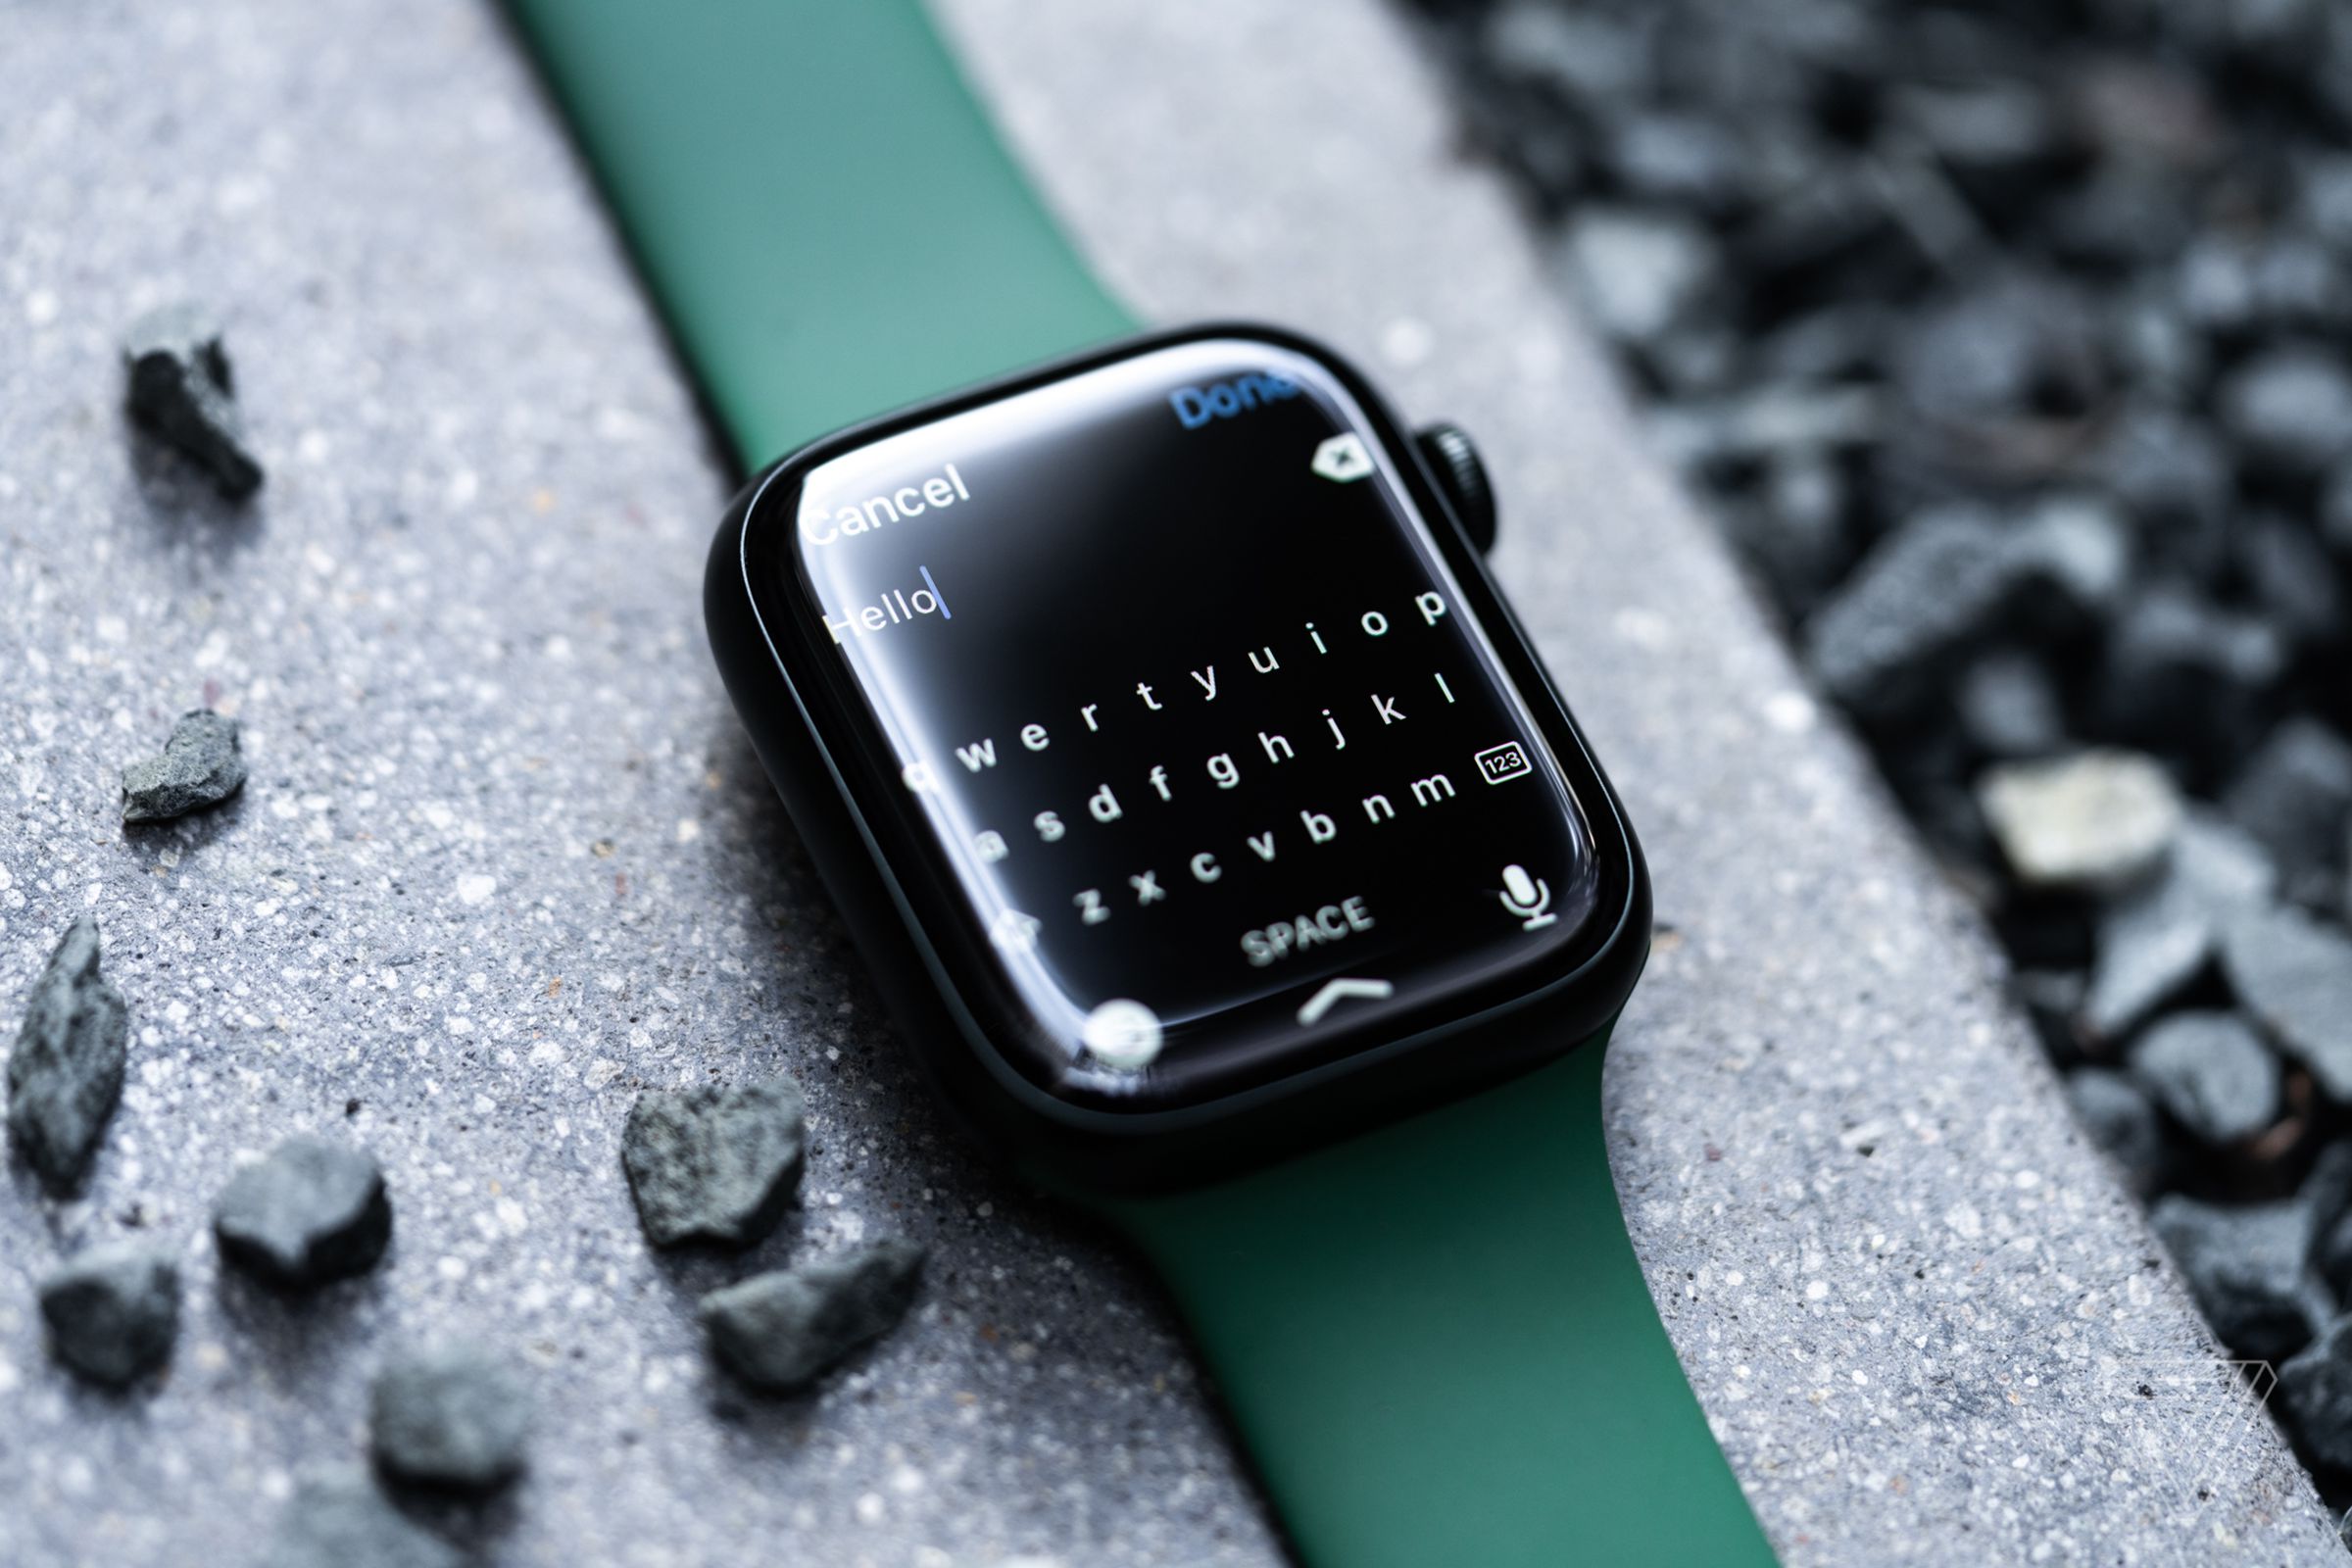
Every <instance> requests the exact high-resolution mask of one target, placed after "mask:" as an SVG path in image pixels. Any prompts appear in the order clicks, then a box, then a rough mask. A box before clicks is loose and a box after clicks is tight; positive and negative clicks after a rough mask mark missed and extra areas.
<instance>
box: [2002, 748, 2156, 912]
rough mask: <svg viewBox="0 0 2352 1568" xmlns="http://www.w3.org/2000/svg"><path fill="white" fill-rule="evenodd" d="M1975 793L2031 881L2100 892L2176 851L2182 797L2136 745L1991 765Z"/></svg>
mask: <svg viewBox="0 0 2352 1568" xmlns="http://www.w3.org/2000/svg"><path fill="white" fill-rule="evenodd" d="M1977 799H1978V801H1979V803H1980V805H1982V807H1983V808H1984V811H1985V820H1986V822H1987V823H1988V824H1990V826H1991V828H1992V833H1993V837H1994V838H1995V839H1996V840H1998V841H1999V843H2000V847H2001V854H2002V856H2003V857H2004V858H2006V859H2007V860H2008V863H2009V868H2010V870H2011V871H2012V872H2013V873H2015V875H2016V877H2017V879H2018V881H2019V882H2020V883H2021V884H2023V885H2024V886H2026V887H2028V888H2034V889H2040V890H2049V889H2060V890H2067V891H2073V892H2093V893H2095V892H2103V891H2114V890H2118V889H2122V888H2128V887H2130V886H2131V885H2132V884H2133V883H2136V882H2141V881H2144V880H2145V879H2146V878H2147V877H2148V876H2149V875H2150V874H2151V873H2152V872H2154V871H2155V870H2156V869H2157V868H2158V867H2159V866H2160V865H2161V864H2163V862H2164V858H2165V857H2166V856H2167V855H2168V854H2170V853H2171V851H2172V847H2173V840H2174V837H2175V836H2176V835H2177V834H2178V833H2179V831H2180V795H2179V794H2178V792H2176V791H2175V789H2174V788H2173V781H2172V779H2171V778H2170V777H2169V776H2167V774H2166V773H2165V771H2164V769H2163V767H2161V766H2160V765H2159V764H2158V763H2157V762H2156V761H2154V760H2152V759H2150V758H2147V757H2142V756H2139V755H2137V754H2135V753H2131V752H2122V751H2098V752H2083V753H2080V754H2078V755H2076V756H2073V757H2065V758H2053V759H2050V760H2042V761H2032V762H2010V763H2004V764H2002V765H2000V766H1997V767H1994V768H1992V769H1990V770H1988V771H1987V772H1986V773H1985V778H1984V782H1983V783H1982V784H1981V785H1980V786H1979V787H1978V792H1977Z"/></svg>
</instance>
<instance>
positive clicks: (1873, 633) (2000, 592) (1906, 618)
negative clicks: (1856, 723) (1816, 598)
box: [1805, 508, 2030, 716]
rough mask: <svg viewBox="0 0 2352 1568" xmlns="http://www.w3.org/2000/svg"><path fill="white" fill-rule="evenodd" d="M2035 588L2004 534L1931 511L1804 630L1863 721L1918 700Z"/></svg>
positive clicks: (1819, 666) (1882, 549)
mask: <svg viewBox="0 0 2352 1568" xmlns="http://www.w3.org/2000/svg"><path fill="white" fill-rule="evenodd" d="M2029 583H2030V572H2029V570H2028V567H2027V564H2026V563H2025V562H2024V561H2023V560H2021V558H2020V557H2019V555H2018V554H2017V552H2016V551H2015V550H2014V549H2012V548H2010V544H2009V540H2008V537H2007V535H2006V534H2005V532H2004V531H2003V530H2002V529H2001V527H2000V526H1999V525H1998V524H1997V523H1996V522H1995V521H1994V520H1993V519H1992V518H1990V517H1988V516H1986V515H1984V514H1982V513H1979V512H1976V511H1973V510H1969V509H1964V508H1951V509H1942V510H1937V511H1932V512H1928V513H1923V514H1922V515H1919V516H1918V517H1916V518H1914V519H1913V520H1912V521H1910V522H1909V523H1906V524H1905V525H1904V526H1902V527H1901V528H1899V529H1897V530H1896V531H1895V532H1894V533H1892V534H1890V535H1888V536H1887V538H1886V539H1885V540H1883V541H1881V543H1880V544H1879V546H1878V547H1877V548H1876V549H1874V550H1873V551H1871V553H1870V554H1869V555H1868V556H1866V557H1864V558H1863V560H1862V563H1861V564H1860V565H1858V566H1857V567H1855V568H1854V571H1853V574H1852V575H1851V576H1849V577H1848V578H1847V579H1846V580H1845V583H1844V585H1843V586H1842V587H1841V588H1839V589H1838V592H1837V593H1836V594H1835V595H1833V596H1832V597H1831V598H1830V599H1829V600H1828V601H1826V602H1825V603H1824V604H1823V606H1822V608H1821V609H1820V610H1819V611H1818V612H1816V613H1815V614H1814V615H1813V617H1812V619H1811V620H1810V621H1809V622H1807V624H1806V627H1805V647H1806V657H1807V659H1808V660H1809V661H1810V662H1811V663H1812V666H1813V670H1814V673H1815V674H1816V675H1817V676H1819V678H1820V680H1821V682H1822V684H1823V685H1824V686H1825V687H1826V688H1827V689H1828V690H1829V692H1830V695H1832V696H1833V697H1835V698H1837V699H1838V702H1840V703H1842V704H1844V705H1845V706H1846V707H1848V708H1850V709H1852V710H1853V711H1856V712H1858V713H1861V714H1863V715H1865V716H1881V715H1887V714H1891V713H1894V712H1898V711H1901V710H1902V709H1903V708H1905V707H1907V706H1908V705H1910V704H1911V703H1913V702H1915V701H1917V700H1918V699H1919V698H1920V697H1921V696H1923V695H1924V694H1925V693H1926V692H1927V690H1928V689H1930V688H1931V687H1932V686H1933V684H1934V683H1935V681H1936V679H1937V678H1939V677H1940V676H1941V675H1943V674H1944V673H1945V672H1946V671H1947V670H1948V668H1949V667H1950V665H1951V664H1952V663H1953V662H1955V661H1956V659H1957V658H1958V656H1959V655H1960V654H1961V653H1962V652H1963V651H1964V650H1966V649H1967V648H1969V647H1971V646H1973V645H1974V644H1976V643H1977V642H1979V641H1980V640H1981V639H1983V638H1984V637H1985V635H1986V634H1987V633H1988V632H1990V631H1992V630H1993V629H1995V628H1996V627H1997V626H1998V625H1999V624H2000V623H2001V621H2002V620H2003V619H2004V618H2005V617H2006V616H2007V615H2008V614H2009V613H2011V612H2012V610H2013V609H2014V608H2015V606H2016V605H2017V603H2018V601H2019V599H2020V597H2021V596H2022V595H2023V593H2024V592H2025V591H2026V589H2027V588H2028V586H2029Z"/></svg>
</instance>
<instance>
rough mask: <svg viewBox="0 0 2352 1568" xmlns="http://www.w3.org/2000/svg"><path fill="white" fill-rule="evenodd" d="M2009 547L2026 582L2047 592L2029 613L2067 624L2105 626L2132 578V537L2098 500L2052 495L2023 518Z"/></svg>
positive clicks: (2033, 601)
mask: <svg viewBox="0 0 2352 1568" xmlns="http://www.w3.org/2000/svg"><path fill="white" fill-rule="evenodd" d="M2007 548H2008V549H2009V550H2010V551H2011V552H2012V553H2014V554H2015V555H2016V556H2017V558H2018V560H2019V561H2020V563H2021V564H2022V566H2023V570H2024V573H2025V576H2026V579H2027V581H2028V582H2029V583H2030V584H2032V585H2034V587H2037V588H2040V589H2042V590H2044V591H2043V592H2040V593H2037V594H2034V595H2033V596H2032V597H2031V599H2030V600H2029V608H2032V609H2034V610H2036V611H2038V612H2039V613H2040V614H2041V616H2042V618H2045V619H2057V620H2060V621H2061V622H2062V623H2075V622H2085V621H2104V620H2106V619H2107V618H2108V617H2109V615H2110V614H2111V613H2113V612H2114V610H2115V608H2116V605H2117V603H2118V601H2119V600H2121V598H2122V597H2123V593H2124V589H2125V586H2126V584H2127V583H2128V582H2129V581H2130V580H2131V531H2130V529H2129V528H2128V527H2127V526H2126V525H2125V522H2124V519H2123V516H2122V515H2121V514H2120V513H2119V512H2118V511H2117V510H2116V509H2115V507H2113V506H2112V505H2110V504H2109V503H2108V502H2106V501H2103V500H2101V499H2099V498H2097V497H2094V496H2083V495H2061V496H2053V497H2051V498H2049V499H2048V500H2046V501H2043V502H2042V503H2040V504H2039V505H2037V506H2035V507H2034V509H2033V510H2032V511H2030V512H2028V513H2027V514H2026V515H2025V516H2023V517H2022V518H2020V519H2019V520H2018V522H2017V523H2016V524H2015V526H2014V528H2013V530H2012V532H2011V535H2010V538H2009V540H2008V545H2007Z"/></svg>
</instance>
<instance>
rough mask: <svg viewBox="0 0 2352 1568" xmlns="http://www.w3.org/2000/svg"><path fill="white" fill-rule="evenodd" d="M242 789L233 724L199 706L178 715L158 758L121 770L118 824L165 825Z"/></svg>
mask: <svg viewBox="0 0 2352 1568" xmlns="http://www.w3.org/2000/svg"><path fill="white" fill-rule="evenodd" d="M244 787H245V754H244V751H243V748H242V747H241V746H240V745H239V743H238V740H237V721H236V720H235V719H233V718H226V717H223V716H222V715H221V714H219V713H216V712H214V711H212V710H211V709H209V708H199V709H197V710H195V711H193V712H189V713H183V714H182V715H180V720H179V722H178V723H177V724H175V725H173V726H172V738H171V739H170V740H168V741H166V742H165V743H164V750H163V754H162V755H161V756H158V757H150V758H147V759H145V760H141V761H136V762H133V763H131V764H130V765H129V766H128V767H126V768H124V769H123V821H125V822H168V821H170V820H171V819H172V818H173V817H175V816H185V815H186V814H187V813H188V812H190V811H201V810H203V809H205V808H207V807H211V806H218V805H220V804H221V802H222V801H225V800H227V799H228V798H229V797H230V796H232V795H234V794H236V793H237V791H239V790H241V789H243V788H244Z"/></svg>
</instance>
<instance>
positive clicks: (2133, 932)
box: [2082, 811, 2278, 1040]
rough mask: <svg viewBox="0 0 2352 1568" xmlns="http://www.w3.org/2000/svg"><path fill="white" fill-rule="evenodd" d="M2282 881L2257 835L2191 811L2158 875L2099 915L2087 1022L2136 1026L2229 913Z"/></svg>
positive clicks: (2101, 1028)
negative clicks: (2095, 957)
mask: <svg viewBox="0 0 2352 1568" xmlns="http://www.w3.org/2000/svg"><path fill="white" fill-rule="evenodd" d="M2277 885H2278V878H2277V876H2276V874H2275V873H2274V872H2273V871H2272V869H2271V862H2270V861H2269V860H2268V859H2267V858H2265V857H2264V856H2263V853H2262V849H2261V847H2260V846H2259V845H2257V844H2255V842H2254V841H2253V840H2252V839H2249V838H2247V837H2246V836H2245V835H2244V834H2243V833H2240V832H2239V831H2237V829H2235V828H2233V827H2230V826H2229V825H2228V824H2227V823H2224V822H2221V821H2217V820H2216V819H2214V818H2213V817H2211V816H2209V815H2207V814H2205V813H2203V812H2201V811H2192V812H2190V814H2189V815H2188V817H2187V819H2186V820H2184V821H2183V822H2182V823H2181V824H2180V836H2179V837H2178V838H2176V839H2175V840H2174V841H2173V853H2172V856H2171V858H2168V859H2167V860H2166V861H2165V866H2164V870H2163V872H2162V873H2161V874H2159V875H2158V877H2157V879H2156V880H2155V881H2154V882H2153V883H2151V884H2149V885H2148V886H2147V887H2145V888H2139V889H2134V890H2133V891H2131V893H2128V894H2126V895H2125V896H2124V897H2123V898H2121V899H2119V900H2118V901H2116V902H2115V903H2114V904H2112V905H2110V906H2109V907H2107V909H2106V910H2105V911H2103V912H2102V913H2101V914H2100V916H2099V923H2098V936H2097V949H2098V961H2097V963H2096V965H2095V966H2094V967H2093V969H2092V971H2091V980H2090V988H2089V991H2088V994H2087V995H2086V997H2085V998H2084V1002H2083V1007H2082V1021H2083V1023H2084V1024H2085V1025H2086V1026H2087V1027H2088V1028H2089V1030H2090V1032H2091V1033H2092V1034H2094V1035H2097V1036H2098V1037H2100V1038H2101V1039H2106V1040H2114V1039H2117V1038H2119V1037H2121V1036H2122V1035H2124V1034H2126V1033H2128V1032H2129V1031H2131V1029H2132V1028H2133V1027H2135V1026H2136V1025H2137V1024H2138V1023H2139V1021H2140V1020H2141V1019H2142V1018H2144V1017H2146V1016H2147V1015H2148V1014H2149V1013H2150V1012H2152V1011H2153V1010H2155V1008H2156V1007H2157V1006H2159V1005H2162V1004H2163V1003H2164V1002H2165V1001H2167V1000H2168V999H2170V998H2171V997H2173V996H2174V995H2175V994H2176V993H2178V992H2179V991H2180V989H2181V988H2182V987H2184V986H2186V985H2187V984H2188V983H2189V982H2190V981H2191V980H2193V979H2195V978H2196V976H2197V975H2198V973H2199V972H2200V971H2202V970H2203V969H2204V967H2205V965H2206V962H2207V960H2208V959H2210V958H2211V957H2212V956H2213V953H2214V947H2215V944H2216V943H2217V942H2218V941H2219V940H2220V936H2221V930H2222V926H2223V925H2224V924H2225V923H2226V922H2227V921H2228V920H2229V918H2230V916H2232V915H2234V914H2235V913H2237V911H2239V910H2241V909H2247V908H2252V907H2256V906H2258V905H2260V904H2262V903H2263V902H2264V901H2266V900H2268V899H2269V898H2270V896H2271V894H2272V892H2273V891H2274V890H2275V889H2276V887H2277Z"/></svg>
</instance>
